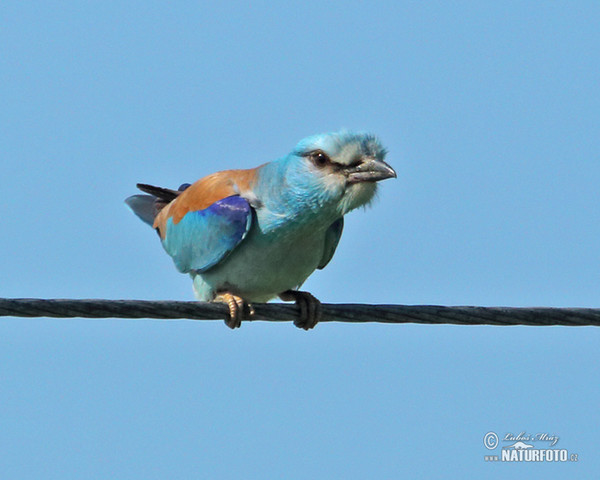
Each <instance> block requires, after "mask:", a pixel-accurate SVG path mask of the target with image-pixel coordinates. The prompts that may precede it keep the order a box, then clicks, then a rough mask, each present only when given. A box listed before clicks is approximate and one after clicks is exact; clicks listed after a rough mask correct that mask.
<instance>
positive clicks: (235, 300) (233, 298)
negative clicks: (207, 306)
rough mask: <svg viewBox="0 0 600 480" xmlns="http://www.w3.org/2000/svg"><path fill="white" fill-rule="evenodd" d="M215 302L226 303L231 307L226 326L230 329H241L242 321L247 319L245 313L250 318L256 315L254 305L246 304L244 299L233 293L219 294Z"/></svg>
mask: <svg viewBox="0 0 600 480" xmlns="http://www.w3.org/2000/svg"><path fill="white" fill-rule="evenodd" d="M213 301H214V302H221V303H226V304H227V306H228V307H229V318H228V319H226V320H225V325H227V326H228V327H229V328H239V327H240V326H241V325H242V320H243V319H244V317H245V313H247V314H248V316H250V317H251V316H253V315H254V308H253V307H252V305H250V304H249V303H246V302H244V299H243V298H242V297H239V296H237V295H234V294H232V293H229V292H221V293H218V294H217V296H216V297H215V299H214V300H213ZM245 307H247V310H248V311H247V312H245V310H246V308H245Z"/></svg>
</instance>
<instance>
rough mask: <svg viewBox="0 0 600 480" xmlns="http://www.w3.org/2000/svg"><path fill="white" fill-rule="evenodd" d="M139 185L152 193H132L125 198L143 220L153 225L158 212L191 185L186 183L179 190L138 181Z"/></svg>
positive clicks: (143, 189)
mask: <svg viewBox="0 0 600 480" xmlns="http://www.w3.org/2000/svg"><path fill="white" fill-rule="evenodd" d="M137 187H138V188H139V189H140V190H141V191H142V192H145V193H149V194H150V195H132V196H131V197H129V198H126V199H125V203H126V204H127V206H128V207H129V208H130V209H131V211H132V212H133V213H135V214H136V215H137V216H138V217H139V218H140V219H141V220H142V221H143V222H145V223H147V224H148V225H150V226H153V225H154V219H155V218H156V216H157V215H158V212H160V211H161V210H162V209H163V208H165V207H166V206H167V205H168V204H169V203H170V202H172V201H173V200H175V199H176V198H177V197H178V196H179V195H181V193H182V192H183V191H184V190H185V189H186V188H187V187H189V184H188V183H184V184H183V185H181V187H179V190H171V189H170V188H163V187H155V186H154V185H148V184H146V183H138V184H137Z"/></svg>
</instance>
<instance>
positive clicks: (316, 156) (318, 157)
mask: <svg viewBox="0 0 600 480" xmlns="http://www.w3.org/2000/svg"><path fill="white" fill-rule="evenodd" d="M312 161H313V163H314V164H315V165H316V166H317V167H320V168H322V167H324V166H325V165H327V164H328V163H329V162H330V160H329V157H328V156H327V155H325V154H324V153H323V152H315V153H313V154H312Z"/></svg>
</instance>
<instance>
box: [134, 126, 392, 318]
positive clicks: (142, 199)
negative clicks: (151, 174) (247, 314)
mask: <svg viewBox="0 0 600 480" xmlns="http://www.w3.org/2000/svg"><path fill="white" fill-rule="evenodd" d="M385 155H386V151H385V149H384V148H383V147H382V146H381V144H380V143H379V141H378V140H377V138H376V137H374V136H373V135H370V134H364V133H352V132H347V131H343V132H337V133H328V134H321V135H315V136H313V137H308V138H306V139H304V140H302V141H301V142H299V143H298V145H297V146H296V147H295V148H294V149H293V150H292V152H291V153H290V154H288V155H286V156H284V157H282V158H280V159H278V160H275V161H272V162H270V163H266V164H264V165H262V166H260V167H257V168H255V169H251V170H228V171H223V172H218V173H215V174H213V175H209V176H208V177H205V178H203V179H201V180H199V181H197V182H196V183H194V184H192V185H189V184H184V185H182V187H180V189H179V190H169V189H163V188H159V187H152V186H148V185H142V186H140V188H141V189H142V190H144V191H145V192H147V193H151V194H152V195H154V196H155V198H156V199H155V200H154V203H151V202H150V201H149V200H148V198H147V196H143V195H136V196H133V197H130V198H129V199H127V200H126V201H127V204H128V205H129V206H130V207H131V208H132V210H133V211H134V213H136V214H137V215H138V216H139V217H140V218H142V220H144V221H146V222H147V223H150V221H151V220H153V222H152V226H153V227H154V228H155V229H156V230H157V231H158V233H159V235H160V237H161V240H162V243H163V246H164V248H165V250H166V251H167V253H168V254H169V255H170V256H171V257H172V258H173V261H174V263H175V266H176V267H177V269H178V270H179V271H181V272H184V273H189V274H190V275H191V277H192V279H193V284H194V291H195V293H196V297H197V298H198V299H199V300H204V301H211V300H216V301H223V302H226V303H227V304H228V305H229V309H230V319H229V320H228V321H227V324H228V325H229V326H230V327H232V328H235V327H238V326H239V325H240V322H241V319H242V317H243V315H244V313H243V312H244V302H262V301H267V300H269V299H271V298H273V297H275V296H279V297H280V298H282V299H284V300H296V301H297V302H298V303H299V305H300V307H301V311H302V312H303V313H302V315H301V318H300V319H299V320H298V321H297V322H295V323H296V325H297V326H300V327H302V328H305V329H309V328H312V327H313V326H314V325H315V324H316V322H317V321H318V319H319V315H320V313H319V312H320V307H319V305H320V304H319V302H318V300H316V299H315V298H314V297H313V296H312V295H310V294H308V293H306V292H299V291H298V290H297V289H298V288H299V287H300V286H301V285H302V283H303V282H304V281H305V280H306V278H307V277H308V276H309V275H310V274H311V273H312V272H313V271H314V270H315V269H317V268H324V267H325V266H326V265H327V264H328V263H329V261H330V260H331V258H332V257H333V255H334V253H335V250H336V248H337V246H338V243H339V241H340V237H341V235H342V230H343V225H344V215H345V214H346V213H348V212H350V211H351V210H353V209H355V208H357V207H360V206H363V205H367V204H368V203H370V202H371V200H372V199H373V197H374V195H375V191H376V188H377V186H376V185H377V182H378V181H380V180H383V179H386V178H390V177H395V176H396V173H395V172H394V170H393V169H392V168H391V167H390V166H389V165H388V164H386V163H385V161H384V158H385ZM152 198H154V197H152ZM152 216H155V218H153V219H152V218H151V217H152Z"/></svg>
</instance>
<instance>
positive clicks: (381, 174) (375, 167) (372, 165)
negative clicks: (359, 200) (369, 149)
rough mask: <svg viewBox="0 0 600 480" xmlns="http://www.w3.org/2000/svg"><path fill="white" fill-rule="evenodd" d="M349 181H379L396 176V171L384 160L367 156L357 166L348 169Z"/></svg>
mask: <svg viewBox="0 0 600 480" xmlns="http://www.w3.org/2000/svg"><path fill="white" fill-rule="evenodd" d="M346 175H347V178H348V183H359V182H378V181H379V180H385V179H386V178H396V172H395V171H394V169H393V168H392V167H390V166H389V165H388V164H387V163H385V162H384V161H383V160H377V159H376V158H366V159H365V160H364V161H363V162H362V163H360V164H358V165H357V166H355V167H352V168H348V169H346Z"/></svg>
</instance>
